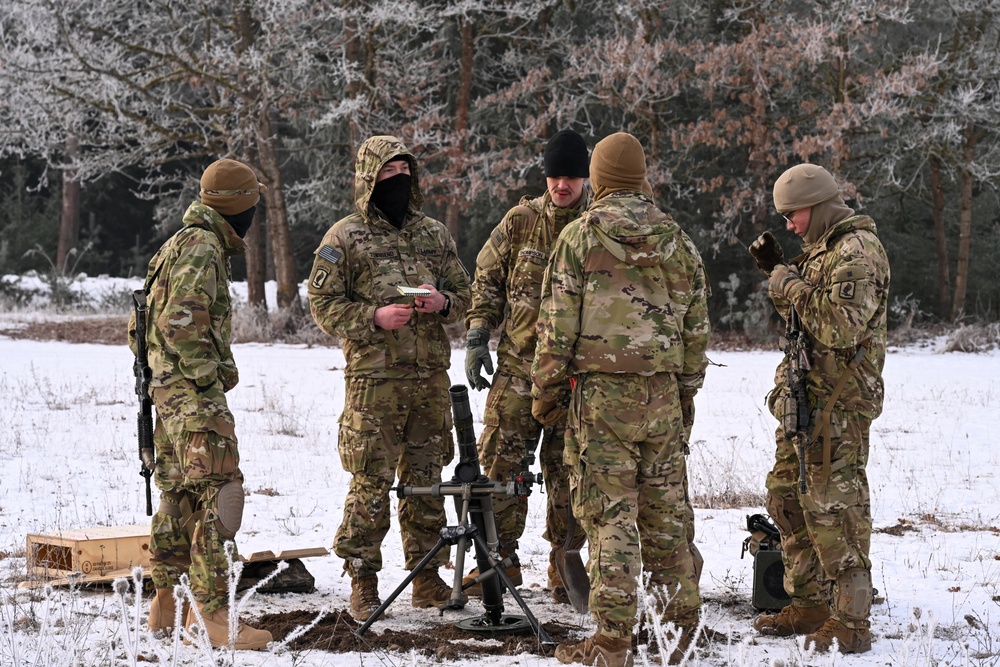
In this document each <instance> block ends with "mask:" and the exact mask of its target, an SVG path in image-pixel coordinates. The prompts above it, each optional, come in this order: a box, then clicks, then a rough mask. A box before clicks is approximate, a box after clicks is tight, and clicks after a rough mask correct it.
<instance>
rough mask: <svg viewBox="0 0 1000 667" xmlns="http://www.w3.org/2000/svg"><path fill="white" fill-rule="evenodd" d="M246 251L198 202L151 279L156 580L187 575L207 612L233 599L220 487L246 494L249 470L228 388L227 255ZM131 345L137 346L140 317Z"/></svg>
mask: <svg viewBox="0 0 1000 667" xmlns="http://www.w3.org/2000/svg"><path fill="white" fill-rule="evenodd" d="M245 249H246V246H245V244H244V243H243V240H242V239H240V238H239V236H237V235H236V232H235V231H233V228H232V227H231V226H230V225H229V224H228V223H227V222H226V221H225V219H223V217H222V216H221V215H219V213H218V212H216V211H215V210H214V209H212V208H210V207H208V206H205V205H204V204H202V203H200V202H194V203H192V204H191V206H189V207H188V210H187V212H186V213H185V214H184V227H183V228H182V229H181V230H180V231H179V232H177V233H176V234H175V235H174V236H173V237H172V238H171V239H169V240H168V241H167V242H166V243H165V244H164V245H163V247H161V248H160V250H159V252H157V254H156V255H155V256H154V257H153V259H152V260H150V263H149V272H148V274H147V278H146V285H147V290H148V297H147V301H148V303H149V314H148V318H149V322H148V327H147V345H148V350H149V352H148V355H149V366H150V368H151V369H152V373H153V375H152V380H151V382H150V387H151V394H152V400H153V404H154V405H155V406H156V429H155V431H154V433H153V442H154V445H155V447H156V468H155V480H156V485H157V487H159V489H160V491H161V495H160V507H159V509H158V510H157V512H156V514H155V515H154V516H153V519H152V527H151V539H150V545H149V546H150V553H151V560H152V562H153V571H152V579H153V583H154V584H155V586H156V588H158V589H163V588H172V587H173V586H175V585H176V584H178V583H179V581H180V579H179V577H180V575H181V574H182V573H184V572H189V573H190V574H189V576H190V581H191V590H192V592H193V593H194V596H195V598H196V599H197V600H198V601H199V602H202V603H203V604H204V608H203V612H204V613H211V612H213V611H215V610H216V609H219V608H220V607H223V606H226V604H227V574H226V573H227V568H228V562H227V558H226V554H225V551H224V548H223V545H224V543H225V541H226V540H231V539H233V537H234V536H235V535H234V533H232V532H229V531H227V530H226V528H225V527H224V526H222V525H220V523H219V522H218V521H216V520H213V516H214V512H215V509H216V505H217V502H218V500H219V492H220V490H221V489H223V488H224V487H225V486H226V485H227V484H228V483H236V485H237V486H236V487H235V488H238V489H239V491H238V494H239V499H238V500H237V502H241V500H242V486H241V485H242V482H243V473H241V472H240V469H239V462H240V457H239V451H238V450H237V440H236V432H235V427H234V421H233V415H232V413H231V412H230V411H229V407H228V405H227V403H226V396H225V393H224V392H227V391H229V390H230V389H232V388H233V387H235V386H236V383H237V382H239V373H238V372H237V370H236V363H235V361H234V360H233V353H232V350H231V348H230V341H231V311H232V303H231V301H230V296H229V282H230V268H229V257H230V256H231V255H235V254H241V253H243V252H244V251H245ZM129 346H130V347H131V348H132V350H133V352H134V351H135V349H136V347H135V315H134V313H133V316H132V320H131V321H130V322H129ZM234 493H235V492H234ZM182 507H183V508H184V512H183V514H185V515H186V514H187V513H189V512H192V511H193V512H195V516H194V519H193V523H194V525H193V532H192V533H191V534H190V535H189V533H188V530H187V529H186V528H185V527H184V526H183V525H182V521H183V518H184V517H182V509H181V508H182ZM189 527H190V526H189ZM220 531H221V532H220ZM236 555H237V554H236V550H235V546H234V549H233V556H234V557H235V556H236Z"/></svg>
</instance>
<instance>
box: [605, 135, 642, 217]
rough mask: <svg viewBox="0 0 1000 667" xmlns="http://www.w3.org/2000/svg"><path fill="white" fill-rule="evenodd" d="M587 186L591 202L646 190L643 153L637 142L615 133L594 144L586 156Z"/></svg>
mask: <svg viewBox="0 0 1000 667" xmlns="http://www.w3.org/2000/svg"><path fill="white" fill-rule="evenodd" d="M590 187H591V188H593V190H594V201H597V200H598V199H600V198H601V197H605V196H607V195H609V194H611V193H612V192H619V191H621V190H632V191H635V192H644V191H646V189H647V188H649V184H648V182H647V181H646V154H645V153H643V151H642V144H640V143H639V140H638V139H636V138H635V137H633V136H632V135H631V134H628V133H627V132H616V133H614V134H612V135H611V136H608V137H605V138H603V139H601V140H600V141H599V142H597V145H596V146H594V152H593V154H592V155H591V156H590Z"/></svg>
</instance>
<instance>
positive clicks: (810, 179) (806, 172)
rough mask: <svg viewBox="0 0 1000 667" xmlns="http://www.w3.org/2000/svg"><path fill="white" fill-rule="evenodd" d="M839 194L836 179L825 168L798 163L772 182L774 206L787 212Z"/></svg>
mask: <svg viewBox="0 0 1000 667" xmlns="http://www.w3.org/2000/svg"><path fill="white" fill-rule="evenodd" d="M839 194H840V188H839V187H837V181H836V180H834V178H833V175H831V174H830V172H828V171H827V170H826V169H824V168H823V167H820V166H819V165H815V164H800V165H796V166H794V167H792V168H791V169H789V170H787V171H786V172H785V173H783V174H782V175H781V176H779V177H778V180H777V181H776V182H775V184H774V208H775V210H777V211H778V212H779V213H789V212H790V211H798V210H800V209H803V208H809V207H810V206H815V205H816V204H819V203H822V202H825V201H826V200H828V199H833V198H834V197H836V196H837V195H839Z"/></svg>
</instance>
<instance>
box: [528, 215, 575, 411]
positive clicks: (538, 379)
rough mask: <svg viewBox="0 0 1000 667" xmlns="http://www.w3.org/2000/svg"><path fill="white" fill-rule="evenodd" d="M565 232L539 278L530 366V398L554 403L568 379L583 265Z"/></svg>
mask: <svg viewBox="0 0 1000 667" xmlns="http://www.w3.org/2000/svg"><path fill="white" fill-rule="evenodd" d="M572 236H573V235H572V234H567V233H566V232H565V231H564V233H563V234H562V235H561V236H560V237H559V239H558V240H557V241H556V245H555V247H554V248H553V249H552V255H551V257H550V258H549V265H548V267H547V268H546V269H545V277H544V278H543V279H542V303H541V308H540V310H539V313H538V324H537V325H536V331H537V333H538V342H537V344H536V346H535V358H534V360H533V361H532V364H531V379H532V382H533V384H534V387H533V388H532V392H531V393H532V396H533V397H535V398H540V399H545V400H556V397H557V396H558V395H559V394H560V393H561V391H562V386H563V385H564V384H565V382H566V379H567V377H568V376H569V364H570V361H571V360H572V358H573V350H574V349H575V348H576V341H577V339H578V338H579V336H580V312H581V308H582V305H583V287H584V285H583V283H584V276H583V264H582V262H581V259H580V258H579V257H578V256H577V253H576V251H575V250H574V248H573V247H572V245H571V242H570V240H569V239H570V238H571V237H572Z"/></svg>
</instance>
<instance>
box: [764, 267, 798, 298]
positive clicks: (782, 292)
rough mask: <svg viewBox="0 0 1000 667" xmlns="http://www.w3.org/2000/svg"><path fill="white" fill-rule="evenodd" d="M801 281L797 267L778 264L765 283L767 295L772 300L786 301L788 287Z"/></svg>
mask: <svg viewBox="0 0 1000 667" xmlns="http://www.w3.org/2000/svg"><path fill="white" fill-rule="evenodd" d="M801 279H802V278H801V276H799V269H798V267H796V266H789V265H788V264H780V265H778V266H776V267H775V268H774V271H772V272H771V278H770V279H769V280H768V281H767V293H768V295H769V296H770V297H771V299H772V300H774V299H787V298H788V289H789V287H791V285H792V283H794V282H796V281H799V280H801Z"/></svg>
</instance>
